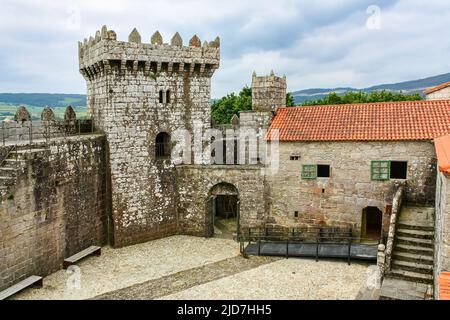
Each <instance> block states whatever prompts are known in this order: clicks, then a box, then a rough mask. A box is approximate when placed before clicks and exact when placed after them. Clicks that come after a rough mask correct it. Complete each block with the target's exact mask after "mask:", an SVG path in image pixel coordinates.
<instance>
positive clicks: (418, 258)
mask: <svg viewBox="0 0 450 320" xmlns="http://www.w3.org/2000/svg"><path fill="white" fill-rule="evenodd" d="M392 257H393V259H395V260H397V261H409V262H415V263H420V264H426V265H433V263H434V262H433V256H429V255H425V256H423V255H420V254H415V253H409V252H398V251H394V253H393V254H392Z"/></svg>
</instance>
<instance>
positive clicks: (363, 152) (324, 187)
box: [267, 141, 436, 234]
mask: <svg viewBox="0 0 450 320" xmlns="http://www.w3.org/2000/svg"><path fill="white" fill-rule="evenodd" d="M291 155H297V156H299V160H297V161H296V160H290V156H291ZM279 159H280V162H279V170H278V172H274V174H272V175H268V176H267V181H268V184H269V185H270V191H271V193H270V204H269V213H268V216H269V221H268V222H270V223H274V224H281V225H286V226H310V225H329V226H347V227H352V228H353V229H354V230H355V232H356V233H357V234H359V232H360V229H361V218H362V210H363V208H365V207H367V206H374V207H378V208H379V209H380V210H381V211H382V212H383V214H384V217H383V226H384V230H385V231H387V228H388V221H389V213H390V209H391V204H392V197H393V195H394V193H395V191H396V189H397V187H398V186H399V185H402V184H406V185H405V196H406V200H407V201H409V202H419V203H424V202H427V203H434V197H435V194H434V193H435V183H436V177H435V174H434V172H435V170H436V157H435V152H434V147H433V144H432V143H431V142H429V141H423V142H292V143H290V142H280V145H279ZM373 160H398V161H408V177H407V180H406V181H405V180H388V181H371V176H370V174H371V167H370V166H371V161H373ZM304 164H329V165H331V178H317V179H314V180H305V179H302V178H301V170H302V165H304ZM295 211H298V218H296V217H295V214H294V212H295Z"/></svg>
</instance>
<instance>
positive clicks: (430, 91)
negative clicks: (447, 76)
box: [425, 82, 450, 94]
mask: <svg viewBox="0 0 450 320" xmlns="http://www.w3.org/2000/svg"><path fill="white" fill-rule="evenodd" d="M447 87H450V82H445V83H441V84H440V85H437V86H435V87H431V88H428V89H426V90H425V93H426V94H430V93H433V92H436V91H439V90H442V89H445V88H447Z"/></svg>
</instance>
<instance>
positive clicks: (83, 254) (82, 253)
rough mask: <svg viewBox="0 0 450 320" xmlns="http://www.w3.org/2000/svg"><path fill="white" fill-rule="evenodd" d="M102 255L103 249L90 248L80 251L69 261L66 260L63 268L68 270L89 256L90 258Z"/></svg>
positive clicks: (68, 259)
mask: <svg viewBox="0 0 450 320" xmlns="http://www.w3.org/2000/svg"><path fill="white" fill-rule="evenodd" d="M101 254H102V248H101V247H97V246H90V247H89V248H86V249H84V250H83V251H80V252H78V253H76V254H74V255H73V256H71V257H69V258H67V259H64V263H63V268H64V269H67V268H68V267H69V266H71V265H73V264H75V263H77V262H78V261H80V260H81V259H83V258H86V257H87V256H90V255H96V256H100V255H101Z"/></svg>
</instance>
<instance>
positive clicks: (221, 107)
mask: <svg viewBox="0 0 450 320" xmlns="http://www.w3.org/2000/svg"><path fill="white" fill-rule="evenodd" d="M286 104H287V105H288V106H294V105H295V101H294V97H293V96H292V94H291V93H290V92H289V93H288V94H286ZM246 110H252V88H249V87H248V86H245V87H244V88H242V90H241V91H240V92H239V94H238V95H236V94H235V93H229V94H227V95H226V96H225V97H222V98H220V99H219V100H215V101H214V102H213V103H212V106H211V114H212V117H213V119H214V122H215V123H217V124H228V123H230V121H231V117H233V115H234V114H237V115H238V116H239V114H240V112H241V111H246Z"/></svg>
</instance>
